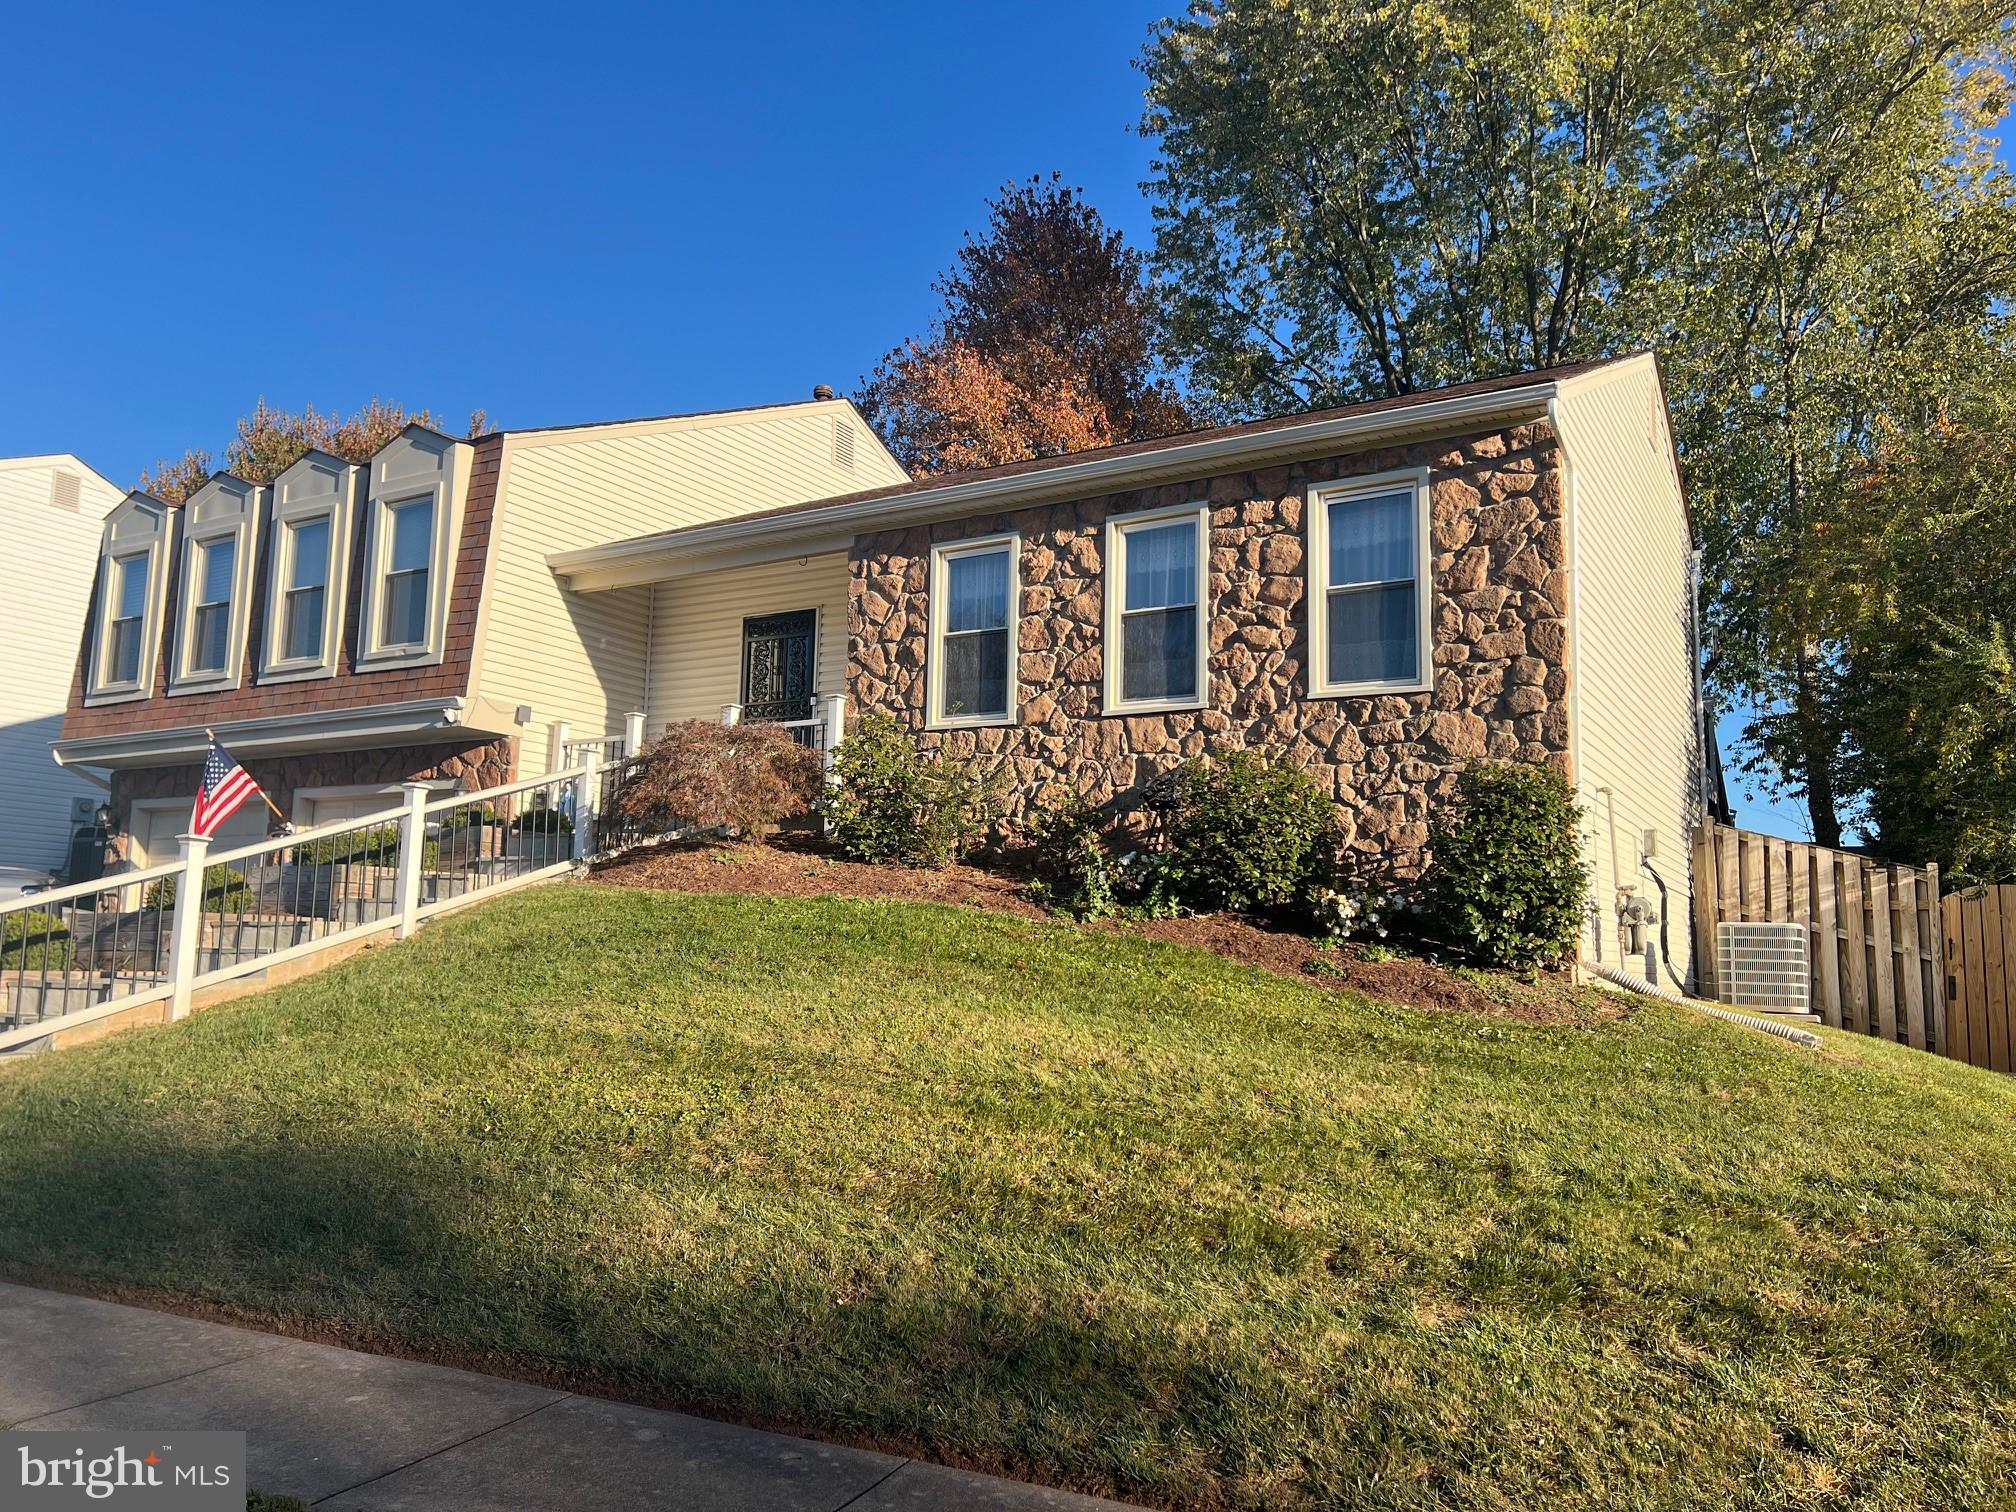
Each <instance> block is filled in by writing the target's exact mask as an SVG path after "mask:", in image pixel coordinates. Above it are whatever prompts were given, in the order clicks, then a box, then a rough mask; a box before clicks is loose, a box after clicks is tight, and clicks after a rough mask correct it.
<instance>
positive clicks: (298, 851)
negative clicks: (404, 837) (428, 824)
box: [294, 824, 441, 866]
mask: <svg viewBox="0 0 2016 1512" xmlns="http://www.w3.org/2000/svg"><path fill="white" fill-rule="evenodd" d="M440 853H441V852H440V846H439V845H438V844H437V843H436V842H435V841H432V840H426V841H423V842H422V843H421V847H420V864H421V865H422V866H433V865H434V864H435V863H436V862H437V861H438V860H439V859H440ZM294 864H295V865H296V866H397V865H398V864H399V826H398V825H396V824H381V825H378V826H376V827H375V828H373V829H367V830H353V831H351V832H350V833H349V834H345V835H325V836H323V837H322V838H321V839H320V840H310V841H309V842H308V843H307V844H306V845H297V846H295V847H294Z"/></svg>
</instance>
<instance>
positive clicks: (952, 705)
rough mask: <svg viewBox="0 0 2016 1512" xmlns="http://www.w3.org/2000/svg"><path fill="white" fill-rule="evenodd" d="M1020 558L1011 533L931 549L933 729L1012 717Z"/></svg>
mask: <svg viewBox="0 0 2016 1512" xmlns="http://www.w3.org/2000/svg"><path fill="white" fill-rule="evenodd" d="M1021 557H1022V538H1021V537H1020V536H1019V535H1014V534H1009V535H996V536H986V537H984V538H982V539H979V540H973V541H952V542H947V543H945V544H944V545H941V546H934V547H932V548H931V606H930V620H931V646H930V653H929V655H928V657H927V658H926V661H925V677H926V683H927V686H928V689H929V697H930V721H929V723H930V724H931V726H932V727H933V728H934V729H951V728H958V727H960V726H966V725H997V724H1013V723H1014V722H1015V706H1016V702H1017V691H1018V689H1017V682H1016V677H1015V662H1016V653H1017V650H1018V647H1017V644H1016V643H1017V641H1018V639H1019V637H1020V634H1021V606H1022V572H1021Z"/></svg>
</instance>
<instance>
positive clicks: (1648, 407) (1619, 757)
mask: <svg viewBox="0 0 2016 1512" xmlns="http://www.w3.org/2000/svg"><path fill="white" fill-rule="evenodd" d="M1555 413H1556V418H1557V420H1558V422H1559V425H1560V430H1561V439H1562V443H1563V446H1564V447H1565V449H1566V452H1567V456H1568V461H1569V466H1570V468H1571V469H1572V474H1571V487H1572V489H1573V493H1574V504H1573V509H1574V519H1573V536H1572V541H1571V549H1572V551H1573V554H1574V562H1575V568H1576V588H1575V605H1574V617H1573V622H1572V625H1571V631H1570V634H1571V647H1570V655H1571V663H1570V676H1571V687H1572V693H1571V697H1572V698H1573V700H1574V703H1573V710H1574V727H1573V739H1574V756H1575V776H1576V784H1577V787H1578V788H1579V790H1580V795H1581V800H1582V805H1583V810H1584V813H1583V834H1584V839H1585V843H1586V847H1587V852H1588V857H1589V862H1590V867H1591V877H1592V881H1593V889H1592V896H1593V898H1594V901H1595V904H1596V919H1595V926H1594V928H1593V929H1585V930H1584V931H1583V938H1582V951H1583V955H1584V957H1585V958H1586V959H1590V960H1600V961H1602V962H1604V963H1605V964H1607V965H1610V966H1618V965H1620V964H1624V965H1630V964H1632V963H1620V961H1619V959H1618V944H1617V912H1616V904H1617V889H1618V887H1619V885H1620V884H1621V885H1625V886H1632V887H1635V888H1636V889H1637V891H1638V895H1639V896H1641V897H1646V898H1649V899H1651V900H1652V901H1653V902H1654V903H1655V904H1656V903H1657V901H1658V889H1657V887H1656V886H1655V884H1654V883H1653V880H1652V878H1651V877H1650V876H1649V875H1647V874H1646V873H1645V872H1644V871H1643V870H1642V869H1641V868H1640V865H1639V851H1640V838H1641V836H1642V834H1643V832H1644V831H1646V830H1648V829H1654V830H1657V831H1658V832H1659V836H1658V853H1657V855H1656V856H1655V857H1654V858H1653V861H1652V865H1653V866H1654V867H1655V868H1656V869H1657V870H1658V872H1659V874H1660V876H1662V877H1664V878H1665V879H1666V885H1667V888H1668V892H1669V896H1668V899H1667V909H1666V939H1667V941H1668V943H1670V944H1671V946H1672V952H1673V953H1672V965H1673V969H1674V970H1675V971H1676V972H1678V973H1679V975H1680V976H1681V977H1682V978H1683V979H1686V980H1689V981H1691V980H1692V960H1693V938H1694V931H1693V924H1692V918H1693V913H1692V902H1693V889H1692V856H1693V836H1694V829H1695V826H1696V825H1698V824H1699V823H1700V820H1701V799H1700V792H1701V747H1700V734H1699V729H1698V726H1697V724H1696V720H1695V707H1694V653H1693V631H1692V625H1691V604H1690V600H1689V595H1690V587H1689V568H1688V558H1689V553H1690V549H1691V545H1690V538H1689V535H1688V528H1687V509H1686V503H1685V500H1684V499H1683V497H1682V495H1681V491H1680V480H1679V477H1678V475H1677V474H1676V472H1675V470H1674V465H1673V452H1672V445H1671V442H1670V440H1669V437H1668V432H1667V429H1666V417H1665V409H1664V406H1663V403H1662V401H1661V398H1660V394H1659V385H1658V380H1657V376H1656V374H1655V372H1654V369H1653V365H1652V361H1651V359H1650V358H1649V357H1647V358H1643V359H1639V360H1637V361H1633V362H1629V363H1623V364H1619V365H1618V366H1616V367H1612V368H1607V369H1604V370H1602V371H1600V372H1598V373H1595V374H1591V375H1589V376H1588V377H1586V378H1583V379H1580V380H1576V381H1573V382H1571V383H1570V384H1569V385H1567V386H1565V388H1564V392H1563V394H1562V396H1561V398H1560V399H1559V400H1558V401H1557V403H1556V411H1555ZM1606 789H1607V791H1605V790H1606ZM1613 834H1614V845H1613ZM1653 934H1654V938H1655V939H1656V938H1657V929H1656V926H1655V928H1654V931H1653ZM1638 969H1642V960H1641V961H1640V962H1639V963H1638ZM1668 985H1670V983H1669V984H1668Z"/></svg>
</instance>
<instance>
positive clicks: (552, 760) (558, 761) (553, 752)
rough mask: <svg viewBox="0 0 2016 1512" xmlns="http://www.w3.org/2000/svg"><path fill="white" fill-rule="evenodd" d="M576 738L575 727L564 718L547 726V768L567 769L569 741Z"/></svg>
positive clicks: (553, 769)
mask: <svg viewBox="0 0 2016 1512" xmlns="http://www.w3.org/2000/svg"><path fill="white" fill-rule="evenodd" d="M573 738H574V727H573V726H572V725H570V724H569V723H567V721H566V720H564V719H556V720H554V721H553V722H552V723H551V724H549V725H548V726H546V770H547V771H549V772H560V771H565V770H566V768H567V742H568V741H569V740H571V739H573Z"/></svg>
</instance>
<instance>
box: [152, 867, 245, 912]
mask: <svg viewBox="0 0 2016 1512" xmlns="http://www.w3.org/2000/svg"><path fill="white" fill-rule="evenodd" d="M176 880H177V879H176V878H174V877H163V878H162V879H161V880H160V881H159V882H156V883H155V884H154V885H153V886H151V887H149V888H148V889H147V891H146V892H145V893H143V894H142V895H141V898H140V906H141V907H142V908H151V909H153V910H155V911H156V912H157V913H166V912H167V911H168V910H169V909H171V908H173V907H174V906H175V883H176ZM253 901H254V900H253V896H252V889H251V888H250V887H249V886H247V885H246V882H245V873H243V872H241V871H239V870H237V869H236V868H235V867H230V866H224V865H221V864H220V865H217V866H206V867H204V868H203V912H205V913H250V912H251V911H252V904H253Z"/></svg>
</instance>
